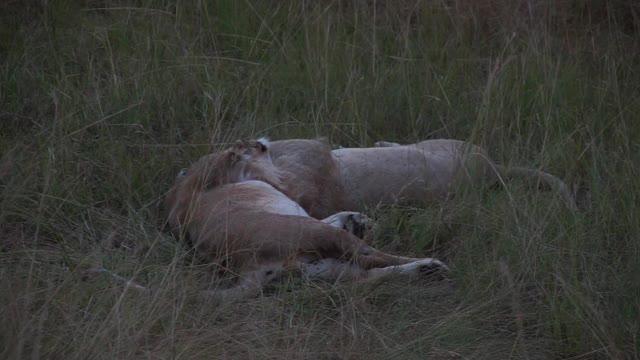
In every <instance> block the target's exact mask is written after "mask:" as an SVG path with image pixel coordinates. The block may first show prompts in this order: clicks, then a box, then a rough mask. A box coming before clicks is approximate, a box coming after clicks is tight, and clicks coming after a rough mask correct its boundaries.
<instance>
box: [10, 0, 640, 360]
mask: <svg viewBox="0 0 640 360" xmlns="http://www.w3.org/2000/svg"><path fill="white" fill-rule="evenodd" d="M0 19H1V24H2V25H1V27H0V59H1V62H0V156H1V157H0V191H1V194H2V195H1V197H0V201H1V203H0V248H1V252H0V304H2V305H1V306H0V309H1V312H0V313H1V318H2V324H1V325H0V342H1V346H0V353H1V355H0V357H2V358H27V357H31V358H55V359H73V358H79V359H89V358H108V359H112V358H255V359H263V358H283V357H287V358H309V359H320V358H326V359H338V358H340V359H342V358H350V359H361V358H366V359H373V358H376V359H377V358H380V359H390V358H399V359H424V358H433V359H463V358H469V359H471V358H473V359H475V358H486V359H506V358H524V359H535V358H571V359H579V358H638V357H639V356H640V355H638V354H639V351H640V340H639V339H638V337H639V336H640V322H639V319H640V300H639V298H640V280H639V277H638V273H639V272H640V257H639V256H640V239H639V235H638V234H640V220H639V219H640V210H639V209H640V180H638V179H639V178H640V157H639V155H638V153H639V150H640V115H639V114H640V101H639V99H640V85H639V84H640V52H639V50H640V36H639V31H640V20H639V19H640V8H639V7H638V5H637V4H635V2H633V1H631V0H628V1H627V0H610V1H593V2H580V1H577V2H575V1H550V0H549V1H546V0H533V1H524V0H522V1H520V0H517V1H510V0H509V1H508V0H481V1H474V0H450V1H438V0H423V1H419V0H398V1H381V0H378V1H375V0H369V1H257V0H256V1H253V0H238V1H236V0H228V1H215V2H213V1H211V2H210V1H197V2H196V1H180V2H176V1H170V0H162V1H160V0H158V1H150V0H148V1H144V0H140V1H117V0H104V1H91V0H87V1H63V0H61V1H48V2H47V1H35V0H32V1H24V2H23V1H5V2H4V3H3V5H0ZM261 135H269V136H271V137H272V138H274V139H283V138H295V137H314V136H317V135H324V136H328V137H329V138H330V139H331V141H332V142H333V143H335V144H341V145H344V146H361V145H370V144H372V142H373V141H377V140H382V139H384V140H391V141H401V142H413V141H416V140H420V139H427V138H437V137H448V138H459V139H467V140H471V141H473V142H475V143H477V144H480V145H482V146H484V147H486V148H487V149H488V150H489V151H490V153H491V154H492V156H493V157H494V158H495V159H496V160H498V161H499V162H501V163H504V164H518V165H527V166H531V167H536V168H541V169H545V170H546V171H548V172H551V173H553V174H556V175H558V176H559V177H561V178H562V179H564V180H566V181H567V182H568V183H570V184H571V185H572V186H574V188H575V190H576V193H577V196H578V200H579V202H580V205H581V210H580V211H579V212H578V213H576V214H572V213H570V212H569V211H567V210H566V209H564V208H563V207H562V204H561V202H560V201H559V200H558V198H557V197H556V196H555V195H554V194H552V193H544V192H538V191H536V190H533V189H530V188H527V187H525V186H524V185H523V184H519V183H512V184H509V188H508V191H490V192H482V193H479V194H476V193H474V192H467V193H465V194H460V196H458V197H456V198H455V199H453V200H451V201H449V202H447V203H444V204H432V205H430V206H429V207H428V208H426V209H399V208H394V209H387V210H385V211H380V212H378V213H377V216H378V217H379V219H380V221H381V223H382V224H384V226H383V228H384V229H383V231H382V232H381V233H380V234H378V236H377V237H376V238H375V239H374V240H373V241H374V242H375V243H376V244H377V246H379V247H381V248H384V249H386V250H388V251H395V252H398V253H402V254H420V255H435V256H438V257H440V258H442V259H444V260H446V261H447V263H449V264H450V265H451V266H452V267H453V268H454V274H453V281H454V287H453V289H447V288H445V287H444V286H442V285H438V284H429V283H421V282H417V283H412V284H384V285H381V286H379V287H377V288H375V289H370V288H363V287H361V286H356V285H335V286H331V285H325V284H310V285H308V284H302V283H300V282H299V281H297V280H295V279H285V280H284V281H283V282H282V283H281V284H277V285H274V286H272V287H270V288H269V289H268V291H267V293H266V294H265V296H263V297H260V298H257V299H252V300H249V301H245V302H241V303H239V304H225V305H223V306H213V305H212V304H210V303H208V302H207V301H205V300H202V299H200V298H199V297H198V296H197V291H198V290H199V289H204V288H206V287H207V286H209V284H210V283H211V281H212V277H211V272H210V269H207V267H206V266H205V265H203V264H200V263H198V262H196V261H193V260H192V257H191V254H189V253H188V252H187V250H186V249H185V248H184V247H183V246H181V245H180V244H178V243H177V242H176V241H175V239H174V238H173V237H172V236H170V235H169V234H167V233H164V232H162V230H161V228H162V222H163V212H162V206H161V205H160V204H161V200H162V198H163V194H164V192H165V191H166V190H167V189H168V187H169V186H170V185H171V183H172V180H173V177H174V175H175V174H176V172H177V171H178V170H179V169H180V168H181V167H184V166H186V165H188V164H189V163H190V162H191V161H193V160H194V159H195V158H197V157H198V156H200V155H202V154H204V153H206V152H208V151H210V150H212V149H215V148H219V146H221V145H222V144H224V143H226V142H228V141H230V140H234V139H236V138H240V137H254V136H261ZM92 266H104V267H105V268H108V269H109V270H111V271H114V272H116V273H119V274H122V275H124V276H127V277H135V279H136V280H137V281H139V282H141V283H143V284H145V285H149V286H151V287H152V288H154V289H156V290H154V292H153V293H152V294H146V293H141V292H136V291H134V290H131V289H129V290H125V289H123V288H122V287H121V286H119V285H117V284H113V283H111V282H109V281H108V280H107V279H103V278H101V277H98V278H96V279H92V280H87V279H85V278H83V276H82V273H83V269H86V268H88V267H92Z"/></svg>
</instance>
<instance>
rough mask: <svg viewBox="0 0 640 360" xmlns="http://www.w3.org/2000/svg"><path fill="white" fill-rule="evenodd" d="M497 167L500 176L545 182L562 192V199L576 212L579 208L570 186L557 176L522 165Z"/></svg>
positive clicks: (539, 182) (538, 182)
mask: <svg viewBox="0 0 640 360" xmlns="http://www.w3.org/2000/svg"><path fill="white" fill-rule="evenodd" d="M496 167H497V170H498V172H499V174H500V176H502V177H503V178H507V179H512V178H515V177H519V178H524V179H527V180H535V181H536V183H537V184H544V185H546V186H548V187H549V188H551V189H555V190H556V191H557V192H559V193H560V196H562V199H563V200H564V202H565V204H566V206H567V207H568V208H569V209H570V210H571V211H574V212H575V211H577V210H578V206H577V205H576V201H575V199H574V197H573V195H572V194H571V191H570V190H569V187H568V186H567V184H565V183H564V182H563V181H562V180H560V179H558V178H557V177H555V176H553V175H551V174H548V173H546V172H543V171H540V170H536V169H530V168H526V167H520V166H514V167H506V166H502V165H496Z"/></svg>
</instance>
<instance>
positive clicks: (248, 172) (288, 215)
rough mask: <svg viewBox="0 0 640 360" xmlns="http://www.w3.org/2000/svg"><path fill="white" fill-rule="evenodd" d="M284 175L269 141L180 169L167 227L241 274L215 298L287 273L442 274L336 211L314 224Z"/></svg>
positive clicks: (441, 267) (239, 145)
mask: <svg viewBox="0 0 640 360" xmlns="http://www.w3.org/2000/svg"><path fill="white" fill-rule="evenodd" d="M280 180H281V174H280V172H279V170H278V168H277V167H276V166H274V164H273V162H272V159H271V156H270V153H269V147H268V142H267V141H266V140H264V139H259V140H251V141H238V142H236V143H235V144H234V145H233V146H232V147H231V148H229V149H227V150H224V151H222V152H219V153H215V154H210V155H206V156H204V157H202V158H201V159H200V160H199V161H197V162H196V163H195V164H193V165H192V166H191V167H190V168H188V169H186V170H182V171H181V172H180V173H179V176H178V177H177V178H176V182H175V184H174V186H173V187H172V188H171V189H170V191H169V192H168V194H167V198H166V206H167V210H168V223H169V225H170V227H171V228H172V230H173V231H174V232H176V233H178V234H181V236H185V237H188V238H189V239H190V241H191V242H192V243H193V245H194V247H195V249H196V250H197V252H198V253H199V254H201V255H202V256H204V257H205V258H206V259H208V260H209V261H211V262H213V263H216V264H218V265H219V266H220V267H222V268H224V269H225V270H226V271H228V272H231V273H235V274H237V275H238V278H239V280H238V281H237V284H236V285H235V286H233V287H231V288H228V289H218V290H215V291H213V292H212V293H211V295H212V296H213V297H214V298H216V299H221V300H225V299H240V298H245V297H250V296H255V295H257V294H258V293H259V292H260V291H261V289H262V288H263V287H264V285H265V284H267V283H268V282H270V281H272V280H273V279H275V278H277V277H280V276H282V275H283V274H287V273H295V272H298V273H301V274H302V275H304V276H306V277H309V278H322V279H330V280H336V279H348V280H361V281H372V280H382V279H386V278H389V277H390V276H405V277H416V276H419V275H421V274H431V273H434V272H436V273H439V274H444V273H446V272H447V271H448V270H449V269H448V267H447V266H446V265H445V264H444V263H442V262H441V261H439V260H437V259H433V258H410V257H402V256H396V255H391V254H387V253H385V252H382V251H380V250H377V249H375V248H373V247H371V246H369V245H367V244H366V242H365V241H363V240H362V239H360V238H358V237H356V236H355V235H353V234H351V233H349V232H347V231H345V230H344V229H343V228H342V227H343V226H344V222H345V221H346V218H349V217H351V218H352V220H353V219H354V218H355V215H357V214H356V213H349V212H347V213H342V214H341V213H338V214H335V215H334V216H331V217H329V218H327V219H325V220H324V221H320V220H318V219H315V218H313V217H311V216H309V214H308V213H307V212H306V210H305V209H303V208H302V207H301V205H299V204H298V203H296V202H294V201H293V200H291V199H290V198H289V197H287V196H286V195H285V194H284V193H283V192H282V191H281V190H282V189H285V188H286V187H285V186H284V185H283V184H282V183H281V181H280Z"/></svg>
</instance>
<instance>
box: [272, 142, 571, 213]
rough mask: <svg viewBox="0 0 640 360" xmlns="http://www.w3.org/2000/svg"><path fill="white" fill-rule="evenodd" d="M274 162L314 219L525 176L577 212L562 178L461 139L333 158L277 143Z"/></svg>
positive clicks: (323, 147) (386, 146)
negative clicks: (501, 161) (495, 157)
mask: <svg viewBox="0 0 640 360" xmlns="http://www.w3.org/2000/svg"><path fill="white" fill-rule="evenodd" d="M270 150H271V156H272V158H273V163H274V164H275V165H276V166H277V168H278V170H279V171H280V172H281V174H282V175H283V177H282V181H281V182H280V184H279V185H278V186H279V187H280V190H281V191H283V192H284V193H285V194H286V195H287V196H289V197H290V198H291V199H293V200H294V201H296V202H298V203H299V204H300V205H301V206H302V207H303V208H305V210H307V211H309V214H310V215H311V216H314V217H317V218H322V217H324V216H327V215H328V214H331V213H335V212H337V211H343V210H352V211H363V210H364V209H365V208H367V207H375V206H377V205H381V204H382V205H385V204H408V205H418V206H419V205H423V204H425V203H428V202H430V201H433V200H436V199H438V200H441V199H445V198H447V197H449V196H451V195H453V194H455V192H456V190H459V189H460V188H461V186H463V185H466V184H477V183H480V182H483V181H484V182H486V183H497V184H503V185H504V184H505V182H506V181H507V180H508V179H510V178H513V177H524V178H526V179H529V180H532V181H535V182H536V183H538V184H541V185H544V186H546V187H547V188H551V189H555V190H556V191H557V192H558V193H559V194H560V195H561V196H562V198H563V200H564V202H565V204H566V206H567V207H568V208H570V209H571V210H575V209H576V205H575V201H574V199H573V196H572V195H571V192H570V191H569V188H568V187H567V186H566V185H565V184H564V182H562V181H561V180H560V179H558V178H557V177H555V176H553V175H550V174H547V173H545V172H542V171H539V170H536V169H528V168H523V167H505V166H502V165H498V164H496V163H495V162H493V161H492V160H491V159H490V158H489V156H488V155H487V153H486V151H484V150H483V149H482V148H480V147H478V146H476V145H473V144H470V143H466V142H464V141H460V140H448V139H437V140H426V141H423V142H420V143H418V144H411V145H400V144H396V143H388V142H379V143H376V145H375V147H372V148H342V149H336V150H333V151H331V150H330V148H329V146H328V145H327V144H326V143H324V142H322V141H318V140H281V141H274V142H272V143H271V144H270Z"/></svg>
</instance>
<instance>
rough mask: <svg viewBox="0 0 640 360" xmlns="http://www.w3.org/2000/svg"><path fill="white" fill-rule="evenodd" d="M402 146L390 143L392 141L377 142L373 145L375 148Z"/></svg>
mask: <svg viewBox="0 0 640 360" xmlns="http://www.w3.org/2000/svg"><path fill="white" fill-rule="evenodd" d="M398 146H402V145H401V144H398V143H394V142H390V141H376V142H375V143H373V147H398Z"/></svg>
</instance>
